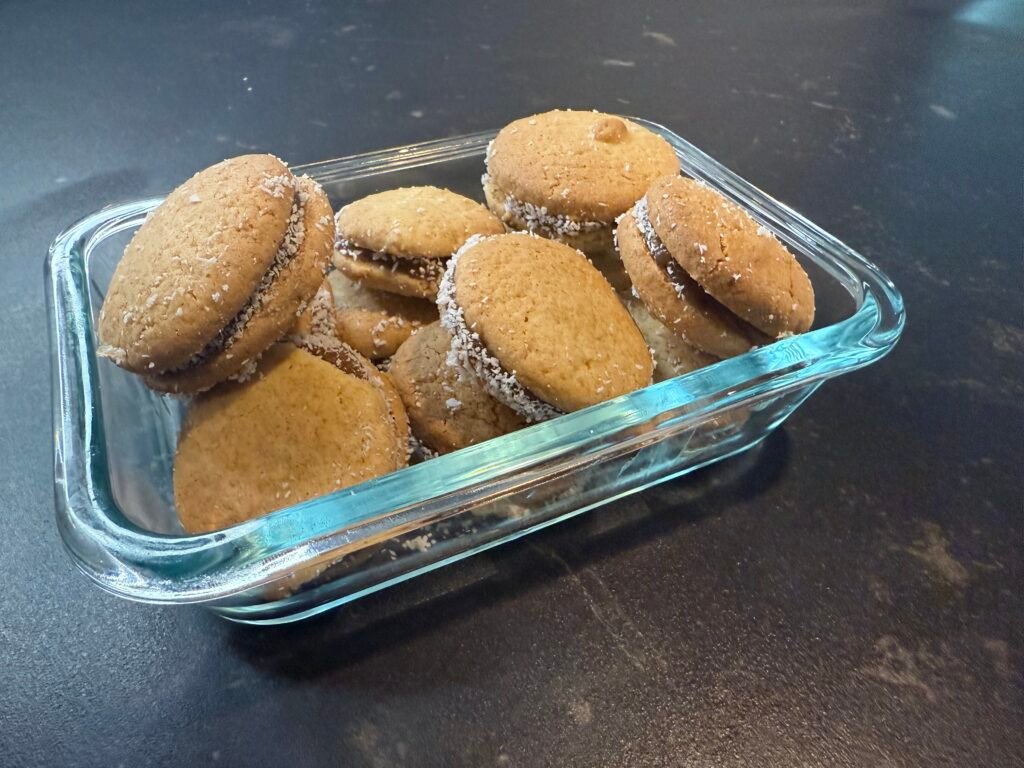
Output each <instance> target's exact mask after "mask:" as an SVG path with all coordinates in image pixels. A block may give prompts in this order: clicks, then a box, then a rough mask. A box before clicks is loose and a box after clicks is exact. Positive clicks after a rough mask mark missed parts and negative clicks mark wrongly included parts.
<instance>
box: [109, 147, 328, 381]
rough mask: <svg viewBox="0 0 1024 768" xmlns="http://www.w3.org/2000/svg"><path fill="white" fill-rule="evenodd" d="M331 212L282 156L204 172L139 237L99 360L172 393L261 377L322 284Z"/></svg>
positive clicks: (112, 290)
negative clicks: (273, 349)
mask: <svg viewBox="0 0 1024 768" xmlns="http://www.w3.org/2000/svg"><path fill="white" fill-rule="evenodd" d="M333 239H334V221H333V218H332V212H331V207H330V203H329V202H328V200H327V196H326V195H325V194H324V192H323V190H322V189H321V188H320V187H319V186H318V185H317V184H316V183H315V182H313V181H312V180H311V179H308V178H306V177H303V178H296V177H295V176H293V175H292V173H291V172H290V171H289V170H288V168H287V167H286V166H285V165H284V164H283V163H282V162H281V161H280V160H278V159H277V158H275V157H272V156H270V155H245V156H242V157H236V158H233V159H230V160H225V161H224V162H221V163H218V164H217V165H214V166H212V167H210V168H207V169H206V170H204V171H200V172H199V173H197V174H196V175H195V176H193V177H192V178H191V179H189V180H188V181H187V182H185V183H184V184H183V185H181V186H180V187H178V188H177V189H176V190H174V191H173V192H172V193H171V194H170V195H168V197H167V199H166V200H165V201H164V202H163V203H162V204H161V205H160V206H159V207H158V208H157V209H156V210H155V211H154V212H153V213H152V215H151V216H150V217H149V218H148V219H147V220H146V222H145V223H143V225H142V226H141V227H140V228H139V230H138V231H137V232H136V233H135V236H134V237H133V238H132V240H131V242H130V243H129V244H128V247H127V248H126V249H125V252H124V255H123V256H122V258H121V261H120V262H119V263H118V266H117V268H116V270H115V271H114V275H113V278H112V279H111V282H110V286H109V289H108V291H107V295H106V299H105V300H104V303H103V308H102V310H101V312H100V318H99V328H98V335H99V341H100V344H99V347H98V349H97V352H98V354H100V355H101V356H104V357H107V358H109V359H111V360H112V361H113V362H114V363H116V364H117V365H119V366H121V367H122V368H125V369H127V370H129V371H132V372H133V373H138V374H142V375H143V377H144V379H145V381H146V383H147V384H148V385H149V386H151V387H152V388H154V389H157V390H160V391H165V392H177V393H193V392H199V391H202V390H204V389H208V388H209V387H211V386H213V385H214V384H216V383H217V382H219V381H223V380H224V379H227V378H229V377H232V376H236V375H239V374H245V373H247V372H250V371H251V369H252V367H253V366H254V365H255V363H256V361H257V360H258V358H259V356H260V354H261V353H262V352H263V351H264V350H265V349H266V348H267V347H268V346H269V345H270V344H272V343H273V342H274V341H276V340H277V339H279V338H281V336H282V335H284V334H286V333H287V332H288V331H289V329H290V328H291V327H292V326H293V325H294V324H295V322H296V317H297V315H298V314H299V313H300V312H301V311H302V309H303V308H304V306H305V304H306V302H307V301H308V300H309V299H310V298H311V297H312V296H313V294H314V293H315V292H316V290H317V287H318V286H319V285H320V284H321V282H322V281H323V276H324V271H325V268H326V266H327V264H328V259H329V257H330V253H331V246H332V243H333Z"/></svg>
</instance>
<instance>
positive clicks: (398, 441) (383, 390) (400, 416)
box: [292, 332, 410, 466]
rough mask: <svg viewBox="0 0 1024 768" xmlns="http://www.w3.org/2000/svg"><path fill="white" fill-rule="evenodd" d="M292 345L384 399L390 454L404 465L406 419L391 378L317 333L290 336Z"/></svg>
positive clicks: (333, 338)
mask: <svg viewBox="0 0 1024 768" xmlns="http://www.w3.org/2000/svg"><path fill="white" fill-rule="evenodd" d="M292 342H293V343H294V344H296V345H297V346H298V347H300V348H302V349H304V350H306V351H307V352H310V353H312V354H314V355H316V356H317V357H319V358H320V359H322V360H326V361H327V362H329V363H330V364H331V365H333V366H335V367H336V368H338V369H339V370H341V371H343V372H345V373H347V374H348V375H349V376H355V377H356V378H359V379H363V380H364V381H368V382H369V383H370V384H371V385H372V386H373V387H374V388H375V389H376V390H377V391H378V392H379V393H380V395H381V397H383V398H384V402H385V403H386V404H387V407H388V413H389V418H390V420H391V424H392V427H393V429H394V433H395V443H394V446H393V447H394V455H395V461H396V462H397V463H398V464H399V465H400V466H405V463H406V462H407V460H408V455H409V437H410V431H409V417H408V414H407V413H406V412H405V404H404V403H403V402H402V398H401V397H400V396H399V394H398V390H397V389H395V385H394V383H393V382H392V380H391V377H390V376H389V375H388V374H387V373H384V372H383V371H381V370H379V369H378V368H377V367H376V366H375V365H374V364H373V363H371V362H370V361H369V360H367V359H366V358H365V357H363V356H362V355H360V354H359V353H358V352H356V351H355V350H354V349H352V348H351V347H350V346H348V345H347V344H345V343H344V342H343V341H339V340H338V338H337V337H335V336H332V335H325V334H319V333H316V332H314V333H311V334H308V335H305V336H296V337H293V339H292Z"/></svg>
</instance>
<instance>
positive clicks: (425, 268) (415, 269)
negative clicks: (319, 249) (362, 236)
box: [334, 237, 445, 284]
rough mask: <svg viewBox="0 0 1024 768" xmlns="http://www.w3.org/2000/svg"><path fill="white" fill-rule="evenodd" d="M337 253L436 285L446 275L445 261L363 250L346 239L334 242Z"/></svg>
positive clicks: (342, 238)
mask: <svg viewBox="0 0 1024 768" xmlns="http://www.w3.org/2000/svg"><path fill="white" fill-rule="evenodd" d="M334 250H335V252H336V253H338V254H340V255H342V256H345V257H346V258H349V259H352V260H353V261H361V262H369V263H372V264H374V265H375V266H378V267H380V268H381V269H383V270H386V271H389V272H394V273H398V274H403V275H408V276H409V277H412V278H415V279H417V280H425V281H427V282H429V283H431V284H433V283H436V282H437V281H438V280H439V279H440V278H441V275H442V274H443V273H444V267H445V260H444V259H425V258H422V257H419V256H395V255H393V254H390V253H388V252H387V251H374V250H371V249H369V248H361V247H360V246H358V245H356V244H355V243H353V242H352V241H351V240H349V239H347V238H345V237H338V239H337V240H335V241H334Z"/></svg>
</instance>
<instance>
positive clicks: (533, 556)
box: [0, 0, 1024, 768]
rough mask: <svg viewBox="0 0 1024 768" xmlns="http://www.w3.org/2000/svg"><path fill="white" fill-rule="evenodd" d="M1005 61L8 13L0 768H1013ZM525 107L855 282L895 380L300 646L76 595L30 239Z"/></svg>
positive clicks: (452, 24) (1023, 627) (865, 382)
mask: <svg viewBox="0 0 1024 768" xmlns="http://www.w3.org/2000/svg"><path fill="white" fill-rule="evenodd" d="M1022 34H1024V11H1022V6H1021V5H1020V3H1018V2H1014V0H1004V1H1000V0H979V1H978V2H973V3H961V2H940V1H938V0H932V1H928V0H916V1H915V0H911V1H910V2H895V1H893V2H885V1H884V0H865V1H864V2H861V3H857V4H851V3H843V2H837V1H836V2H824V1H823V2H813V1H812V0H789V1H788V2H777V3H768V2H746V3H740V2H736V1H734V0H689V1H687V2H673V1H671V0H665V2H657V3H652V4H650V5H649V7H648V8H647V10H637V9H635V8H633V7H632V6H631V4H629V3H618V4H614V3H601V4H600V7H598V6H596V5H595V4H583V3H573V4H571V5H570V4H568V3H566V4H560V3H544V2H531V3H528V4H526V5H524V4H519V3H506V4H498V3H486V4H470V3H466V4H465V5H464V6H462V7H456V4H454V3H449V4H446V5H444V6H442V5H441V4H437V3H421V4H415V5H414V4H412V3H407V4H402V5H401V6H399V4H397V3H387V2H375V3H359V4H354V3H349V4H337V7H336V8H331V7H329V6H328V5H327V4H325V3H321V2H316V1H312V0H310V1H307V2H304V3H301V4H300V3H292V4H283V3H270V2H251V3H246V4H244V6H243V4H239V3H235V4H228V3H223V4H219V3H218V4H212V3H200V2H187V3H186V2H177V3H166V4H161V5H159V6H158V5H157V4H155V3H136V4H131V5H128V6H127V7H125V8H118V7H116V6H115V4H114V3H107V4H100V3H91V4H85V3H74V4H72V3H43V2H38V3H31V4H29V3H26V2H6V3H2V4H0V73H2V77H0V105H2V107H0V161H2V167H3V169H4V172H3V174H2V177H0V178H2V182H0V232H2V233H3V244H2V247H0V266H2V268H3V275H4V279H3V280H0V307H2V309H0V316H2V323H0V514H2V515H3V524H2V530H0V579H2V583H3V589H2V597H0V608H2V615H0V658H2V660H3V671H2V672H0V765H3V766H5V768H6V767H7V766H29V765H32V766H34V765H61V766H65V765H66V766H117V765H124V766H144V765H207V764H209V765H224V766H234V765H256V764H266V765H289V766H305V765H317V764H332V765H352V766H373V767H376V766H391V765H431V766H433V765H437V766H461V765H467V766H489V765H496V766H541V765H545V766H547V765H550V766H568V765H580V766H599V765H600V766H661V765H664V766H679V765H694V766H732V765H857V766H903V765H906V766H920V765H984V766H1003V765H1006V766H1008V765H1011V764H1020V761H1021V760H1022V759H1024V727H1022V726H1024V638H1022V635H1024V612H1022V604H1024V597H1022V593H1021V583H1022V577H1024V554H1022V550H1024V547H1022V542H1024V537H1022V522H1021V512H1022V509H1024V503H1022V502H1024V493H1022V482H1021V477H1020V472H1021V470H1020V468H1021V465H1022V464H1024V434H1022V433H1024V430H1022V428H1024V413H1022V408H1024V406H1022V403H1024V370H1022V369H1024V365H1022V361H1024V316H1022V308H1024V302H1022V292H1021V282H1022V281H1021V264H1022V262H1021V255H1022V248H1024V214H1022V192H1024V190H1022V181H1021V179H1022V176H1021V169H1022V168H1024V92H1022V90H1021V83H1024V45H1022V43H1021V40H1022ZM555 106H576V107H596V108H600V109H604V110H615V111H623V112H629V113H633V114H637V115H641V116H645V117H648V118H651V119H653V120H656V121H659V122H662V123H665V124H666V125H668V126H670V127H671V128H673V129H674V130H676V131H677V132H678V133H680V134H682V135H683V136H685V137H687V138H689V139H690V140H692V141H693V142H694V143H696V144H697V145H698V146H700V147H702V148H703V149H705V150H707V151H708V152H710V153H711V154H712V155H714V156H715V157H717V158H718V159H720V160H721V161H723V162H724V163H725V164H726V165H727V166H729V167H731V168H733V169H734V170H736V171H737V172H739V173H740V174H741V175H743V176H745V177H747V178H748V179H750V180H752V181H753V182H754V183H756V184H758V185H759V186H761V187H762V188H763V189H765V190H767V191H769V192H770V193H772V194H773V195H775V196H777V197H779V198H781V199H782V200H784V201H786V202H788V203H790V204H791V205H793V206H794V207H795V208H797V209H798V210H800V211H802V212H803V213H805V214H806V215H808V216H809V217H810V218H811V219H812V220H814V221H816V222H818V223H820V224H821V225H822V226H824V227H825V228H826V229H827V230H829V231H831V232H833V233H835V234H837V235H838V236H839V237H841V238H843V239H844V240H846V241H847V242H849V243H850V244H851V245H852V246H854V247H855V248H858V249H859V250H861V251H862V252H864V253H865V254H866V255H867V256H869V257H870V258H872V259H874V260H876V261H877V262H878V263H879V264H880V265H881V266H882V267H883V268H884V269H885V270H886V271H887V272H888V273H889V274H890V275H892V276H893V278H894V280H895V281H896V283H897V284H898V285H899V287H900V288H901V289H902V291H903V293H904V295H905V298H906V302H907V307H908V314H909V324H908V327H907V331H906V334H905V336H904V338H903V340H902V341H901V342H900V344H899V346H898V348H897V349H896V351H895V352H894V353H893V354H892V355H891V356H890V357H889V358H887V359H886V360H884V361H882V362H881V363H879V364H877V365H875V366H872V367H871V368H869V369H867V370H865V371H862V372H858V373H856V374H853V375H850V376H846V377H843V378H841V379H839V380H837V381H834V382H831V383H829V384H828V385H826V386H825V387H824V388H822V389H821V390H820V391H819V392H818V393H817V394H816V395H815V396H814V397H813V398H812V399H811V400H810V401H809V402H808V403H807V404H806V405H804V406H803V407H802V408H801V409H800V410H799V411H798V412H797V413H796V414H795V415H794V416H793V418H791V419H790V420H789V421H788V422H787V423H786V424H785V426H784V427H783V428H781V429H780V430H779V431H778V432H777V433H775V435H774V436H773V437H772V438H770V439H769V440H768V441H767V442H766V443H765V444H764V445H763V447H762V448H761V449H760V450H758V451H757V452H755V453H752V454H748V455H746V456H744V457H742V458H740V459H736V460H733V461H732V462H728V463H726V464H723V465H719V467H717V468H712V469H710V470H707V471H704V472H702V473H700V474H699V475H697V476H693V477H690V478H686V479H683V480H679V481H675V482H672V483H668V484H665V485H662V486H660V487H658V488H657V489H655V490H652V491H649V492H646V493H644V494H642V495H639V496H634V497H632V498H631V499H629V500H627V501H624V502H620V503H617V504H615V505H612V506H608V507H605V508H603V509H601V510H599V511H597V512H594V513H591V514H589V515H587V516H584V517H583V518H581V519H578V520H577V521H575V522H570V523H567V524H563V525H561V526H558V527H556V528H555V529H552V530H550V531H548V532H545V533H543V534H540V535H537V536H533V537H531V539H530V540H527V541H523V542H520V543H517V544H513V545H510V546H507V547H504V548H502V549H501V550H499V551H495V552H492V553H490V554H487V555H484V556H481V557H478V558H476V559H474V561H471V562H468V563H465V564H462V565H459V566H456V567H453V568H450V569H448V570H447V571H446V572H444V573H441V574H436V575H432V576H429V577H426V578H423V579H419V580H417V581H416V582H414V583H411V584H408V585H405V586H402V587H399V588H395V589H392V590H390V591H388V592H386V593H384V594H381V595H378V596H375V597H371V598H368V599H366V600H364V601H362V602H360V603H358V604H356V605H354V606H352V607H351V608H350V609H343V610H342V611H336V612H334V613H332V614H329V615H328V616H325V617H322V618H320V619H317V620H313V621H310V622H307V623H306V624H303V625H296V626H291V627H285V628H276V629H273V628H267V629H255V628H248V627H241V626H234V625H231V624H229V623H227V622H225V621H223V620H221V619H218V618H216V617H214V616H212V615H210V614H208V613H206V612H205V611H203V610H201V609H198V608H159V607H151V606H143V605H135V604H131V603H128V602H124V601H121V600H119V599H116V598H114V597H111V596H108V595H106V594H104V593H103V592H101V591H100V590H98V589H96V588H95V587H93V586H92V585H91V584H90V583H89V582H88V581H87V580H86V579H85V578H84V577H82V576H80V575H79V574H78V573H77V572H76V571H75V569H74V567H73V566H72V564H71V562H70V560H69V558H68V557H67V556H66V555H65V553H64V552H63V550H62V547H61V544H60V541H59V537H58V534H57V531H56V527H55V523H54V515H53V493H52V476H51V445H50V438H51V431H50V406H49V397H48V392H49V380H48V368H49V359H48V350H47V346H46V343H45V331H44V328H45V315H44V307H43V290H42V288H43V283H42V260H43V257H44V254H45V250H46V246H47V244H48V243H49V241H50V240H51V239H52V238H53V237H54V235H56V233H57V232H58V231H59V230H60V229H62V228H63V227H64V226H66V225H68V224H70V223H71V222H72V221H74V220H76V219H77V218H79V217H81V216H82V215H84V214H86V213H88V212H90V211H92V210H93V209H95V208H97V207H99V206H102V205H105V204H108V203H111V202H115V201H120V200H124V199H127V198H132V197H139V196H143V195H149V194H155V193H160V192H163V191H166V190H167V189H169V188H170V187H172V186H174V185H175V184H177V183H178V182H179V181H181V180H182V179H183V178H185V177H186V176H188V175H189V174H191V173H192V172H193V171H194V170H195V169H197V168H199V167H201V166H203V165H206V164H208V163H211V162H213V161H215V160H218V159H220V158H222V157H224V156H226V155H232V154H238V153H242V152H244V151H249V150H261V151H263V150H269V151H273V152H275V153H277V154H279V155H281V156H283V157H284V158H286V159H288V160H290V161H292V162H295V163H298V162H306V161H312V160H317V159H323V158H328V157H333V156H338V155H343V154H349V153H353V152H358V151H364V150H370V149H376V148H379V147H385V146H391V145H395V144H399V143H403V142H408V141H413V140H419V139H425V138H431V137H436V136H445V135H451V134H455V133H461V132H466V131H472V130H477V129H483V128H491V127H496V126H499V125H501V124H502V123H504V122H506V121H508V120H509V119H511V118H513V117H517V116H520V115H523V114H525V113H529V112H534V111H539V110H543V109H547V108H550V107H555ZM1014 477H1016V478H1017V479H1016V480H1015V479H1014Z"/></svg>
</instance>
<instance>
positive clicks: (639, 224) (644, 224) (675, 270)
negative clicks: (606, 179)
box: [633, 195, 685, 298]
mask: <svg viewBox="0 0 1024 768" xmlns="http://www.w3.org/2000/svg"><path fill="white" fill-rule="evenodd" d="M633 220H634V221H636V228H637V229H638V230H640V235H641V236H642V237H643V239H644V245H646V246H647V250H648V251H649V252H650V254H651V258H653V259H654V260H655V261H656V262H657V263H658V266H659V267H661V268H662V269H664V270H665V274H667V275H668V278H669V281H670V282H671V283H672V288H673V289H675V292H676V294H677V295H678V296H679V298H683V296H684V292H685V284H684V283H683V280H684V278H685V275H684V274H683V268H682V267H680V266H679V265H678V264H677V263H676V260H675V259H673V258H672V254H671V253H669V250H668V248H666V247H665V244H664V243H663V242H661V238H660V237H658V233H657V232H655V231H654V227H653V226H652V225H651V217H650V210H649V208H648V207H647V196H646V195H644V196H643V197H641V198H640V199H639V200H638V201H637V203H636V205H635V206H634V207H633Z"/></svg>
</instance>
